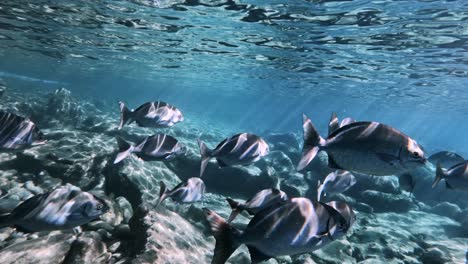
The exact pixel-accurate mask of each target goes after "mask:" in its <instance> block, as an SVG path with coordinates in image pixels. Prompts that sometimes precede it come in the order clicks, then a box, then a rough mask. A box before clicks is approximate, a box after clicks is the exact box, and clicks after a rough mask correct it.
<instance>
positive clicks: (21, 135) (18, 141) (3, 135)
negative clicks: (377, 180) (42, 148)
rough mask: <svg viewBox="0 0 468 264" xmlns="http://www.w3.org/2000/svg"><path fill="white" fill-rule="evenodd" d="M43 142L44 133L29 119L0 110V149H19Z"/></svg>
mask: <svg viewBox="0 0 468 264" xmlns="http://www.w3.org/2000/svg"><path fill="white" fill-rule="evenodd" d="M45 143H46V140H45V139H44V134H42V132H41V131H40V130H39V128H37V126H36V124H34V123H33V122H32V121H31V120H29V119H27V118H24V117H21V116H18V115H15V114H12V113H7V112H3V111H0V150H4V151H8V150H19V149H24V148H27V147H31V146H37V145H42V144H45Z"/></svg>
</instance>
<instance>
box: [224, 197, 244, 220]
mask: <svg viewBox="0 0 468 264" xmlns="http://www.w3.org/2000/svg"><path fill="white" fill-rule="evenodd" d="M226 201H227V202H228V203H229V206H230V207H231V209H232V212H231V214H230V215H229V218H228V221H227V222H228V223H231V222H232V221H233V220H234V218H236V217H237V215H239V213H240V211H241V210H240V208H239V206H240V203H239V202H236V201H234V200H233V199H231V198H226Z"/></svg>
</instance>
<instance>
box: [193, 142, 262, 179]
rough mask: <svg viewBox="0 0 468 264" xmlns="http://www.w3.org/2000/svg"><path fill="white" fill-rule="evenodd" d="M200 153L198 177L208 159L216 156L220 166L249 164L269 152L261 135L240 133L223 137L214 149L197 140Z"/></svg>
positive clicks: (201, 173)
mask: <svg viewBox="0 0 468 264" xmlns="http://www.w3.org/2000/svg"><path fill="white" fill-rule="evenodd" d="M198 145H199V147H200V155H201V159H202V160H201V166H200V177H201V176H202V175H203V172H204V171H205V168H206V166H207V165H208V161H209V160H210V159H211V158H216V160H217V161H218V165H219V166H220V167H226V166H233V165H249V164H251V163H254V162H256V161H258V160H260V159H261V158H262V157H264V156H266V155H268V153H269V152H270V150H269V148H268V144H267V143H266V142H265V140H263V139H262V138H261V137H259V136H257V135H254V134H249V133H241V134H236V135H234V136H232V137H230V138H226V139H224V140H223V141H222V142H221V143H219V144H218V146H216V148H215V149H213V150H211V149H209V148H208V147H207V146H206V145H205V143H203V142H202V141H201V140H198Z"/></svg>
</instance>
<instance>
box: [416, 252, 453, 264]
mask: <svg viewBox="0 0 468 264" xmlns="http://www.w3.org/2000/svg"><path fill="white" fill-rule="evenodd" d="M421 261H422V262H423V263H431V264H443V263H447V262H449V260H448V259H447V258H446V256H445V254H444V252H442V250H440V249H438V248H429V249H427V251H425V252H424V254H423V255H422V257H421Z"/></svg>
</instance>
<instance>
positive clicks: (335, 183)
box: [317, 170, 356, 201]
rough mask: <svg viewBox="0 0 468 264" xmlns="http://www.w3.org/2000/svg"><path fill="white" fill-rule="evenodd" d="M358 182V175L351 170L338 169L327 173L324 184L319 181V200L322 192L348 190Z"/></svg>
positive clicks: (330, 192)
mask: <svg viewBox="0 0 468 264" xmlns="http://www.w3.org/2000/svg"><path fill="white" fill-rule="evenodd" d="M354 184H356V177H354V175H353V174H351V173H350V172H349V171H343V170H337V171H334V172H332V173H330V174H328V175H327V177H326V178H325V180H324V181H323V183H322V184H320V181H319V182H318V188H317V201H320V197H321V196H322V192H325V194H324V196H326V194H338V193H343V192H345V191H347V190H348V189H349V188H351V187H352V186H353V185H354Z"/></svg>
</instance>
